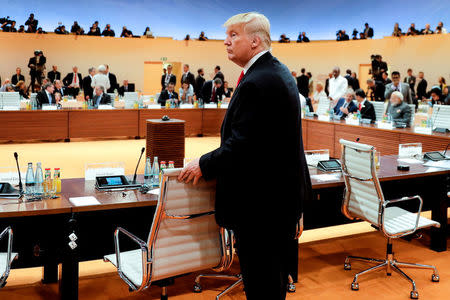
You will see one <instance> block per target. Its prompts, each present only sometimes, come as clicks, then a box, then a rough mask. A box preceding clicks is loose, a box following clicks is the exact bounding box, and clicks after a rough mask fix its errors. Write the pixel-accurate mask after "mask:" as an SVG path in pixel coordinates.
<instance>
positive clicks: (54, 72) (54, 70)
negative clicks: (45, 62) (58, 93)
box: [47, 66, 61, 82]
mask: <svg viewBox="0 0 450 300" xmlns="http://www.w3.org/2000/svg"><path fill="white" fill-rule="evenodd" d="M47 78H48V79H50V82H53V81H55V80H61V73H59V72H58V67H57V66H52V70H51V71H50V72H48V73H47Z"/></svg>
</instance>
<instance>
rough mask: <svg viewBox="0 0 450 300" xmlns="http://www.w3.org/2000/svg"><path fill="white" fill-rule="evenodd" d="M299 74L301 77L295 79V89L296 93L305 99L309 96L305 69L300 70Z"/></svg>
mask: <svg viewBox="0 0 450 300" xmlns="http://www.w3.org/2000/svg"><path fill="white" fill-rule="evenodd" d="M300 72H301V73H302V75H300V76H299V77H297V88H298V92H299V93H300V94H302V95H303V97H305V98H306V97H308V95H309V77H308V76H306V74H305V72H306V70H305V68H302V69H301V70H300Z"/></svg>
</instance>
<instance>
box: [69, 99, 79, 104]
mask: <svg viewBox="0 0 450 300" xmlns="http://www.w3.org/2000/svg"><path fill="white" fill-rule="evenodd" d="M67 102H72V103H74V102H78V101H77V99H70V100H67Z"/></svg>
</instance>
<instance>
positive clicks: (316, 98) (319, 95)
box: [313, 90, 327, 101]
mask: <svg viewBox="0 0 450 300" xmlns="http://www.w3.org/2000/svg"><path fill="white" fill-rule="evenodd" d="M321 98H327V94H326V93H325V91H324V90H321V91H320V93H318V92H317V91H314V94H313V100H314V101H319V100H320V99H321Z"/></svg>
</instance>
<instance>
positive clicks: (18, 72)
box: [11, 67, 25, 85]
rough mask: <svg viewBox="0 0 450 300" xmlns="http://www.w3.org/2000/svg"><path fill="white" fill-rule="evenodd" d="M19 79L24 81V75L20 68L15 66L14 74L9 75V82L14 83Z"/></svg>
mask: <svg viewBox="0 0 450 300" xmlns="http://www.w3.org/2000/svg"><path fill="white" fill-rule="evenodd" d="M19 81H25V76H23V75H22V69H21V68H19V67H17V68H16V74H14V75H13V76H11V83H12V84H14V85H16V84H17V83H18V82H19Z"/></svg>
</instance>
